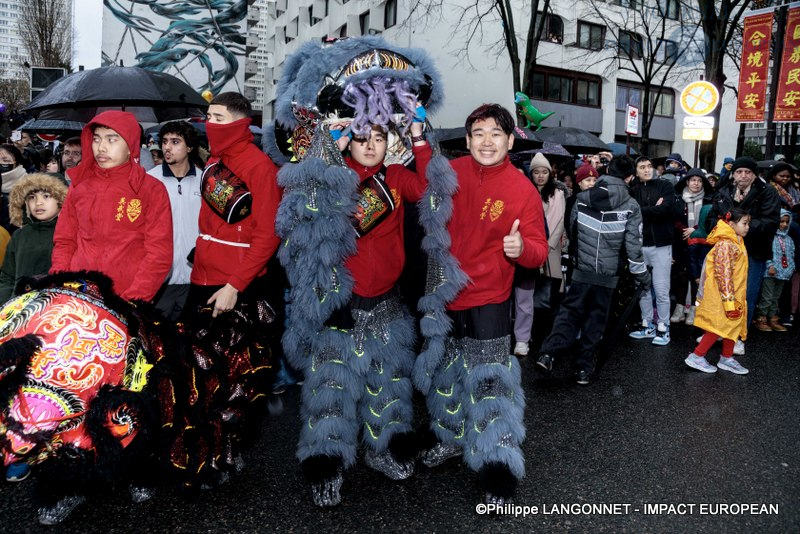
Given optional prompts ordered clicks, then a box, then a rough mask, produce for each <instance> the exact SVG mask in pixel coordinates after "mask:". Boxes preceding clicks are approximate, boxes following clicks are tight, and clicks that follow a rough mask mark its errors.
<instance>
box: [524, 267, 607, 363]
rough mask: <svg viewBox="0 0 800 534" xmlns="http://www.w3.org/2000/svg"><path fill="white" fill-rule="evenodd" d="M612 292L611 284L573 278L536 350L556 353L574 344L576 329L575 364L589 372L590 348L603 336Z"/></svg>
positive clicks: (591, 360)
mask: <svg viewBox="0 0 800 534" xmlns="http://www.w3.org/2000/svg"><path fill="white" fill-rule="evenodd" d="M613 294H614V289H613V288H610V287H601V286H595V285H591V284H584V283H581V282H575V281H574V280H573V282H572V284H571V285H570V286H569V290H567V295H566V296H565V297H564V300H563V301H561V307H560V308H559V310H558V315H556V319H555V321H554V323H553V329H552V331H551V332H550V335H549V336H547V339H545V340H544V343H542V348H541V349H540V350H539V352H540V353H541V354H550V355H551V356H553V357H557V356H559V355H561V354H563V353H564V352H565V351H567V350H568V349H569V348H570V347H572V346H573V344H575V337H576V336H577V334H578V332H580V333H581V337H580V340H578V351H577V352H576V353H575V357H574V362H575V367H576V369H577V370H583V371H586V372H589V373H591V372H592V371H593V370H594V350H595V349H596V348H597V344H598V343H600V340H601V339H602V338H603V331H604V330H605V327H606V322H607V321H608V312H609V309H610V308H611V297H612V295H613Z"/></svg>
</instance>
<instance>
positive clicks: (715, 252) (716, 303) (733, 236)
mask: <svg viewBox="0 0 800 534" xmlns="http://www.w3.org/2000/svg"><path fill="white" fill-rule="evenodd" d="M748 230H750V216H749V215H748V214H747V212H746V211H744V210H742V209H741V208H732V209H731V210H730V211H729V212H728V213H726V214H725V216H724V218H722V219H720V220H719V221H717V224H716V226H714V229H713V230H711V233H710V234H708V237H707V238H706V241H707V242H708V244H709V245H713V248H712V249H711V251H710V252H709V253H708V256H706V261H705V264H704V265H703V275H702V276H701V278H700V287H701V288H702V289H701V290H700V291H699V292H698V294H697V303H696V305H697V316H696V317H695V320H694V324H695V326H697V327H699V328H702V329H703V330H704V333H703V337H701V338H700V342H699V343H698V344H697V347H696V348H695V349H694V351H693V352H692V353H691V354H689V356H687V357H686V360H684V362H685V363H686V365H688V366H689V367H691V368H693V369H697V370H698V371H703V372H704V373H716V372H717V368H720V369H724V370H726V371H730V372H732V373H735V374H737V375H746V374H747V373H748V372H749V371H748V370H747V369H745V368H744V367H742V365H741V364H740V363H739V362H737V361H736V360H735V359H734V358H733V346H734V343H735V342H736V339H737V338H741V339H742V340H745V339H747V267H748V260H747V249H746V248H745V245H744V236H745V235H747V232H748ZM718 337H721V338H722V356H721V357H720V359H719V362H718V363H717V367H714V366H713V365H711V364H710V363H708V361H707V360H706V353H707V352H708V349H710V348H711V346H712V345H713V344H714V343H715V342H716V341H717V338H718Z"/></svg>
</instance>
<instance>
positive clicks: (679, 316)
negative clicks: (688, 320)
mask: <svg viewBox="0 0 800 534" xmlns="http://www.w3.org/2000/svg"><path fill="white" fill-rule="evenodd" d="M685 315H686V307H685V306H684V305H683V304H676V305H675V311H674V312H672V317H670V318H669V322H671V323H680V322H681V321H683V319H684V316H685Z"/></svg>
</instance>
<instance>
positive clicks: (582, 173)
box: [575, 163, 600, 184]
mask: <svg viewBox="0 0 800 534" xmlns="http://www.w3.org/2000/svg"><path fill="white" fill-rule="evenodd" d="M590 176H594V177H595V178H600V173H598V172H597V169H595V168H594V167H592V165H591V164H589V163H584V164H583V165H581V167H580V168H579V169H578V170H577V171H575V183H576V184H579V183H581V180H583V179H584V178H588V177H590Z"/></svg>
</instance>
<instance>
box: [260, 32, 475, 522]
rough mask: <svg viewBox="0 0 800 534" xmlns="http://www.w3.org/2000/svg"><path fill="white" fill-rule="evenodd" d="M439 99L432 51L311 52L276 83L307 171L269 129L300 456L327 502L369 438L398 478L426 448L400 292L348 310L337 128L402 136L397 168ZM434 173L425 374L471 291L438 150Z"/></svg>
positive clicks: (280, 115)
mask: <svg viewBox="0 0 800 534" xmlns="http://www.w3.org/2000/svg"><path fill="white" fill-rule="evenodd" d="M409 97H413V99H412V98H409ZM442 97H443V92H442V88H441V85H440V84H439V76H438V73H437V72H436V70H435V69H434V67H433V64H432V62H431V60H430V58H429V57H428V56H427V54H426V53H425V52H424V51H422V50H419V49H410V48H399V47H396V46H392V45H390V44H389V43H387V42H386V41H385V40H383V39H381V38H378V37H359V38H352V39H344V40H339V41H335V42H333V43H318V42H309V43H306V44H305V45H303V46H302V47H301V48H300V49H299V50H298V51H297V52H296V53H295V54H293V55H292V56H291V57H290V58H288V59H287V62H286V64H285V67H284V73H283V77H282V78H281V80H280V82H279V84H278V98H277V101H276V107H275V112H276V119H277V120H276V123H277V124H278V126H279V127H280V128H282V129H283V130H284V131H288V132H289V133H288V134H285V135H284V138H288V140H289V142H290V144H291V150H292V153H293V156H292V158H291V160H292V161H296V162H297V163H289V158H287V157H285V156H284V154H281V153H278V152H277V151H276V150H275V146H276V141H277V138H276V135H275V132H276V130H268V131H267V132H266V133H265V145H266V146H267V147H268V148H267V151H268V153H270V155H271V156H272V157H273V160H275V161H278V162H283V163H284V165H283V167H282V168H281V170H280V172H279V174H278V182H279V184H280V186H281V187H283V188H284V197H283V200H282V202H281V205H280V208H279V210H278V216H277V219H276V229H277V233H278V235H279V236H280V237H281V239H282V245H281V247H280V249H279V251H278V257H279V259H280V261H281V263H282V264H283V265H284V267H285V268H286V272H287V275H288V278H289V282H290V284H291V290H290V293H289V298H288V304H287V328H286V332H285V334H284V337H283V347H284V351H285V353H286V355H287V357H288V358H289V361H290V363H292V365H294V366H295V367H297V368H298V369H302V370H303V372H304V373H305V383H304V385H303V392H302V408H301V419H302V430H301V435H300V443H299V445H298V451H297V456H298V458H299V460H300V461H301V464H302V467H303V471H304V473H305V474H306V477H307V479H308V480H309V482H311V484H312V496H313V498H314V502H315V503H316V504H318V505H320V506H332V505H336V504H338V503H339V501H340V497H339V488H340V487H341V484H342V473H343V470H344V469H346V468H349V467H351V466H353V465H354V463H355V461H356V456H357V449H358V441H359V434H360V435H361V442H362V444H363V445H364V447H365V449H366V455H367V456H366V457H365V458H366V459H367V462H368V464H369V465H370V466H371V467H374V465H373V464H370V461H369V458H370V457H371V456H370V455H385V454H387V451H388V452H389V453H390V454H391V455H392V457H393V458H394V460H396V462H397V464H396V465H395V468H393V469H389V470H383V469H378V470H379V471H381V472H383V473H384V474H387V476H389V477H390V478H394V479H395V480H398V479H402V478H405V477H407V476H409V475H410V473H411V470H413V462H414V459H415V457H416V453H417V449H416V447H415V446H414V445H413V444H412V441H413V439H412V438H411V434H412V424H411V423H412V421H411V419H412V415H413V410H412V406H411V394H412V384H411V375H412V370H413V368H414V365H415V354H414V350H413V347H414V341H415V337H416V336H415V329H414V324H413V321H412V319H411V317H410V316H409V314H408V312H407V311H406V310H405V308H404V307H403V306H402V305H401V304H400V302H399V300H398V299H397V298H396V297H395V298H386V299H382V300H380V302H378V303H376V304H375V305H374V306H370V307H369V308H368V309H358V308H352V309H351V308H350V306H351V303H352V302H353V296H354V295H353V286H354V279H353V276H352V274H351V273H350V272H349V271H348V269H347V268H346V267H345V262H346V260H347V259H348V257H349V256H351V255H353V254H354V253H355V252H356V239H357V236H356V233H355V232H354V229H353V224H352V222H351V215H352V214H353V213H354V212H355V211H356V204H357V202H358V201H359V195H360V193H359V177H358V176H357V175H356V173H355V172H353V171H352V170H351V169H350V168H349V167H348V166H347V165H346V164H345V162H344V160H343V158H342V155H341V153H340V151H339V148H338V147H337V146H336V144H335V141H334V137H333V136H332V135H331V125H333V124H335V123H336V122H337V121H342V120H347V123H348V125H349V128H351V129H352V132H353V133H354V134H358V135H363V134H365V133H368V131H369V128H370V127H371V125H373V124H375V125H380V126H382V127H384V128H387V129H389V130H394V131H396V132H397V133H398V134H399V137H400V139H401V141H400V142H398V143H395V144H394V145H393V146H394V147H395V148H396V149H397V150H396V151H395V152H393V151H392V149H391V148H390V153H389V155H387V158H386V165H389V163H390V160H392V159H393V161H391V163H397V162H401V163H404V162H405V158H406V157H407V153H408V150H407V149H408V147H409V146H410V142H409V140H408V139H407V136H408V127H409V125H410V123H411V120H412V119H413V118H414V114H415V102H416V101H419V102H421V103H422V104H423V105H424V106H425V108H426V109H427V111H428V112H429V113H432V112H435V111H436V110H437V109H439V107H440V106H441V103H442ZM404 138H405V142H403V139H404ZM390 144H391V143H390ZM425 177H426V179H427V182H428V188H427V190H426V192H425V194H424V196H423V198H422V199H421V200H420V202H419V203H418V208H419V214H420V215H419V219H420V223H421V225H422V227H423V229H424V231H425V237H424V239H423V242H422V248H423V250H424V252H425V253H426V254H427V255H428V258H429V260H428V268H427V272H428V276H427V283H426V289H425V296H424V297H422V298H421V299H420V301H419V303H418V307H419V310H420V311H421V312H422V313H423V314H424V318H423V319H422V321H421V325H420V328H421V331H422V334H423V336H425V349H424V351H423V354H422V355H421V356H420V358H421V360H419V361H418V362H417V363H418V364H419V363H420V362H422V363H423V365H422V367H420V369H422V371H421V372H420V375H422V376H424V375H425V374H426V372H425V370H427V371H429V372H430V373H431V374H432V372H433V370H434V369H435V368H436V367H437V366H438V364H439V362H440V361H441V360H442V357H443V355H444V347H445V340H446V337H447V333H448V332H449V329H450V324H451V323H450V319H449V318H448V316H447V314H446V311H445V306H446V304H447V302H449V301H450V300H452V299H453V298H454V297H455V296H456V295H457V294H458V292H459V291H460V289H461V288H462V287H463V286H464V285H465V284H466V277H465V276H464V274H463V272H462V271H461V270H460V268H459V267H458V265H457V262H456V261H455V259H454V258H453V257H452V255H451V254H450V252H449V245H450V237H449V234H448V233H447V230H446V225H447V221H448V220H449V219H450V216H451V214H452V195H453V193H454V192H455V190H456V186H457V183H456V177H455V173H454V172H453V170H452V168H451V167H450V165H449V163H448V162H447V160H446V159H445V158H444V157H443V156H441V155H434V156H433V157H432V159H431V161H430V163H429V164H428V166H427V170H426V176H425ZM375 268H376V269H379V268H380V265H375ZM343 311H344V313H345V314H347V315H351V316H352V320H353V323H354V326H352V328H347V329H344V328H341V327H340V326H338V325H337V324H336V322H335V321H332V320H331V319H332V317H334V316H336V315H341V313H342V312H343ZM422 382H425V380H424V379H423V380H422ZM427 383H428V384H430V379H428V380H427ZM398 465H399V466H400V468H399V469H396V467H398Z"/></svg>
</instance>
